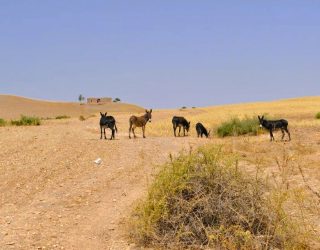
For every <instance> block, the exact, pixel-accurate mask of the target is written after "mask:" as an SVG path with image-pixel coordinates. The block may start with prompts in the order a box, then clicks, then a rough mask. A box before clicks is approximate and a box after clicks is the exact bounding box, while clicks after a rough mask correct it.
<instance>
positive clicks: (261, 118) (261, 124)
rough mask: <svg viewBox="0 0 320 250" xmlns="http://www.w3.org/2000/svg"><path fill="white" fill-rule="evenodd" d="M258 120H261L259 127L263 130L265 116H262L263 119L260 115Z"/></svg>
mask: <svg viewBox="0 0 320 250" xmlns="http://www.w3.org/2000/svg"><path fill="white" fill-rule="evenodd" d="M258 119H259V126H260V128H262V127H263V123H264V121H265V120H264V115H263V116H261V117H260V116H259V115H258Z"/></svg>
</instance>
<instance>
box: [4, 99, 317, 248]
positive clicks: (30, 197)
mask: <svg viewBox="0 0 320 250" xmlns="http://www.w3.org/2000/svg"><path fill="white" fill-rule="evenodd" d="M0 103H1V102H0ZM19 108H22V107H21V106H20V107H19ZM0 111H1V109H0ZM93 111H94V110H93ZM93 111H92V112H93ZM120 111H121V110H120ZM2 112H3V113H5V112H4V111H3V110H2ZM6 112H7V114H9V113H8V110H7V111H6ZM17 112H18V111H17ZM177 112H178V111H174V110H169V111H154V113H153V123H152V124H148V126H147V130H146V135H147V139H142V138H141V131H139V130H137V134H138V136H139V138H138V139H135V140H129V139H128V118H129V116H130V114H131V112H129V113H123V112H120V113H116V114H114V115H115V117H116V119H117V126H118V129H119V133H118V134H117V135H116V140H115V141H109V140H100V139H99V138H100V131H99V126H98V122H99V117H98V115H97V116H96V117H92V118H90V119H87V120H85V121H79V120H78V119H77V118H72V119H66V120H47V121H44V122H43V125H41V126H38V127H13V126H8V127H0V149H1V150H0V193H1V199H0V249H134V248H135V247H134V246H133V245H130V241H129V240H128V238H127V233H128V230H129V231H130V228H129V229H128V228H127V223H126V222H127V221H128V219H129V217H130V215H131V213H132V209H133V208H134V206H135V204H136V203H137V201H139V199H141V198H143V197H144V195H145V194H146V191H147V187H148V185H149V184H150V183H151V182H152V179H153V176H154V174H155V173H156V172H157V169H158V166H159V165H160V164H162V163H164V162H166V161H167V160H168V159H169V157H168V156H169V154H177V153H178V152H179V151H181V150H183V149H185V150H190V147H191V148H196V147H198V146H200V145H203V144H205V143H207V142H209V141H210V142H212V143H217V144H220V143H223V144H224V145H226V146H227V147H229V148H231V149H232V150H233V151H235V152H237V153H239V155H241V157H242V161H241V164H240V166H242V167H243V168H246V169H247V170H248V171H251V170H252V168H251V166H253V165H255V164H256V163H257V162H260V161H262V162H264V165H265V167H266V168H267V169H268V170H267V172H269V173H276V174H279V175H280V174H281V173H279V167H278V166H277V164H276V160H279V162H280V163H281V162H284V163H286V162H285V160H286V159H287V158H286V157H287V156H288V159H290V161H289V163H288V164H287V163H286V164H287V165H285V166H284V167H285V168H288V169H290V171H291V169H292V171H291V172H290V178H291V179H290V187H291V186H293V187H294V186H301V188H303V189H306V183H305V182H304V181H303V180H302V177H301V175H300V173H299V170H298V169H297V167H298V165H299V166H301V167H302V168H303V170H304V174H305V179H306V181H307V184H308V185H309V186H310V187H311V188H312V189H313V190H315V191H318V192H319V190H320V172H319V159H320V154H319V152H320V130H319V125H318V123H315V122H313V119H314V118H313V116H312V112H313V111H312V112H311V111H310V114H308V116H306V117H305V118H299V119H300V120H301V124H300V123H299V126H292V127H291V133H292V138H293V140H292V142H290V143H288V142H280V141H279V138H280V133H276V135H275V136H276V139H277V142H274V143H270V142H269V137H268V134H263V135H260V136H258V137H237V138H236V137H231V138H224V139H218V138H212V139H211V140H209V141H208V140H207V139H198V138H195V132H194V131H192V133H191V135H192V136H190V137H185V138H174V137H173V136H169V134H170V133H171V132H172V131H171V129H172V128H171V127H170V126H167V125H168V124H169V125H170V122H167V121H168V119H169V121H170V118H171V116H172V115H173V114H176V113H177ZM205 112H207V111H205V110H201V109H195V110H190V111H181V114H184V113H185V114H187V115H188V116H189V117H193V116H194V115H200V116H199V117H200V118H201V119H207V120H208V121H209V120H214V121H216V120H218V118H214V114H216V112H213V113H212V114H206V113H205ZM303 112H305V111H303ZM132 113H135V112H132ZM221 113H224V111H221ZM49 114H50V112H49ZM63 114H65V113H63ZM179 114H180V113H179ZM299 114H300V113H299ZM299 114H297V115H299ZM50 115H53V114H50ZM0 117H1V116H0ZM200 118H194V119H200ZM201 119H200V120H201ZM297 119H298V118H297ZM300 120H299V121H300ZM159 124H160V125H159ZM160 129H162V131H160ZM108 133H109V135H110V131H108ZM97 158H101V159H102V163H101V164H100V165H97V164H95V163H94V160H96V159H97ZM317 209H319V207H318V208H317ZM318 211H319V212H320V209H319V210H318ZM310 219H312V220H313V221H314V222H315V224H316V225H318V227H317V228H316V229H315V230H318V231H317V232H320V217H317V216H316V217H314V216H310ZM319 235H320V233H319Z"/></svg>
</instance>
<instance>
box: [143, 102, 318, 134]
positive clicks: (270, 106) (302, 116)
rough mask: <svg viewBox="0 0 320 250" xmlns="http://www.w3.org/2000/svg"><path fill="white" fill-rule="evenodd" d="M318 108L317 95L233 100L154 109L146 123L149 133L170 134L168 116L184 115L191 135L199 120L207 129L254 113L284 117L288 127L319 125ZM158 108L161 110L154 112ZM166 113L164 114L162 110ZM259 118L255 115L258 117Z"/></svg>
mask: <svg viewBox="0 0 320 250" xmlns="http://www.w3.org/2000/svg"><path fill="white" fill-rule="evenodd" d="M318 110H320V97H307V98H295V99H287V100H280V101H274V102H257V103H246V104H234V105H224V106H215V107H205V108H197V109H186V110H170V111H164V110H160V111H155V112H154V113H153V123H152V124H150V125H148V128H147V131H149V133H150V134H151V135H152V136H172V135H173V129H172V124H171V118H172V116H174V115H179V116H184V117H185V118H186V119H187V120H188V121H191V133H190V135H192V136H196V131H195V129H194V127H195V124H196V123H197V122H201V123H203V124H204V125H205V127H207V128H208V129H211V130H212V131H213V130H216V129H217V127H218V126H219V125H220V124H221V123H223V122H225V121H228V120H230V119H232V118H233V117H238V118H239V119H243V118H245V117H253V116H255V117H257V116H258V115H262V114H266V115H268V116H269V117H272V118H284V119H287V120H288V121H289V128H290V127H313V126H319V125H320V120H316V119H314V114H315V113H317V112H318ZM157 112H159V113H161V114H157ZM164 113H165V114H166V116H164V115H163V114H164ZM257 120H258V118H257Z"/></svg>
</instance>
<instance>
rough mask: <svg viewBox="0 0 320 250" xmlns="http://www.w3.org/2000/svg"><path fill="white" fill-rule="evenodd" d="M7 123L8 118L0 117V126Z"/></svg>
mask: <svg viewBox="0 0 320 250" xmlns="http://www.w3.org/2000/svg"><path fill="white" fill-rule="evenodd" d="M6 125H7V122H6V120H4V119H2V118H0V127H3V126H6Z"/></svg>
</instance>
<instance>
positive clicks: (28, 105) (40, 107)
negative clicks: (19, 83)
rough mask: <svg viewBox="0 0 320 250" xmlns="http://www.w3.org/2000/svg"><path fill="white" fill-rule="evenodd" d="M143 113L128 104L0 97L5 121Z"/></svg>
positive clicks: (0, 112) (0, 114) (10, 96)
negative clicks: (111, 113) (23, 118)
mask: <svg viewBox="0 0 320 250" xmlns="http://www.w3.org/2000/svg"><path fill="white" fill-rule="evenodd" d="M100 111H101V112H132V113H136V112H142V111H143V108H141V107H139V106H136V105H132V104H126V103H108V104H104V105H86V104H84V105H80V104H79V103H75V102H50V101H43V100H34V99H29V98H24V97H19V96H12V95H0V117H1V118H4V119H13V118H18V117H20V115H30V116H38V117H42V118H48V117H56V116H58V115H68V116H71V117H76V116H79V115H84V116H88V115H91V114H95V113H98V112H100Z"/></svg>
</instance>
